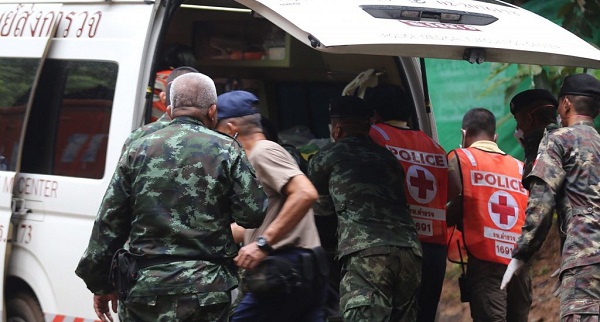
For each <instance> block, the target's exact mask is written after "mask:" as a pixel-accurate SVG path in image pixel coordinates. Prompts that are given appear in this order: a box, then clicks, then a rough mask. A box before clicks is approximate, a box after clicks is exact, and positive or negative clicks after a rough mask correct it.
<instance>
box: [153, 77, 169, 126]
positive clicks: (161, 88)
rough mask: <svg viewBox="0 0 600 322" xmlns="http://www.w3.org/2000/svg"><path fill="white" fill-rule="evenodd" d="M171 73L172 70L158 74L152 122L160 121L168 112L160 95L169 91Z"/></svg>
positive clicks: (155, 83)
mask: <svg viewBox="0 0 600 322" xmlns="http://www.w3.org/2000/svg"><path fill="white" fill-rule="evenodd" d="M171 72H172V70H170V69H168V70H161V71H160V72H158V73H156V78H155V80H154V93H153V94H154V95H153V96H152V117H151V121H152V122H154V121H156V120H157V119H159V118H160V117H161V116H162V115H163V114H164V113H165V112H166V111H167V106H166V105H165V103H163V102H162V101H161V100H160V96H159V95H160V93H162V92H165V91H166V90H167V78H168V77H169V75H171Z"/></svg>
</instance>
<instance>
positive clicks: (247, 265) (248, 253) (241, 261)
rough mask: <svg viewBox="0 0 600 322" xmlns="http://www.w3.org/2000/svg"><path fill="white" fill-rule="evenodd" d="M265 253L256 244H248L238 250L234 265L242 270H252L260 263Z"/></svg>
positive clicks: (265, 255)
mask: <svg viewBox="0 0 600 322" xmlns="http://www.w3.org/2000/svg"><path fill="white" fill-rule="evenodd" d="M267 255H268V254H267V253H266V252H265V251H263V250H261V249H260V248H258V245H256V242H253V243H251V244H248V245H246V246H244V247H242V248H241V249H240V251H239V252H238V255H237V256H236V257H235V258H234V259H233V261H234V262H235V264H236V265H237V266H239V267H241V268H244V269H250V270H251V269H253V268H254V267H256V265H258V263H260V262H261V261H262V260H263V259H265V257H267Z"/></svg>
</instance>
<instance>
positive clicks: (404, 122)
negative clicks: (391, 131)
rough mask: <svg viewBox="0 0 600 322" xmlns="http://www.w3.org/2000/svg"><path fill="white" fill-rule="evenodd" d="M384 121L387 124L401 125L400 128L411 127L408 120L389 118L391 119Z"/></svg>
mask: <svg viewBox="0 0 600 322" xmlns="http://www.w3.org/2000/svg"><path fill="white" fill-rule="evenodd" d="M383 123H384V124H387V125H391V126H395V127H399V128H402V129H410V127H408V122H406V121H399V120H389V121H385V122H383Z"/></svg>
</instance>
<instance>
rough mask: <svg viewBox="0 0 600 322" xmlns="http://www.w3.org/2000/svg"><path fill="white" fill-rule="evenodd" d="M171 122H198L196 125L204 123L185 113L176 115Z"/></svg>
mask: <svg viewBox="0 0 600 322" xmlns="http://www.w3.org/2000/svg"><path fill="white" fill-rule="evenodd" d="M171 122H172V123H180V124H198V125H202V126H204V123H202V121H200V120H198V119H196V118H193V117H191V116H187V115H184V116H177V117H176V118H174V119H173V121H171Z"/></svg>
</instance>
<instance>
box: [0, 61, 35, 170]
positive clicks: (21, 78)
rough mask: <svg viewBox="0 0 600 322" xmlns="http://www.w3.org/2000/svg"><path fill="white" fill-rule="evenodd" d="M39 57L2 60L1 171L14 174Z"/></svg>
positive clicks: (0, 88) (0, 65) (0, 104)
mask: <svg viewBox="0 0 600 322" xmlns="http://www.w3.org/2000/svg"><path fill="white" fill-rule="evenodd" d="M38 64H39V59H37V58H33V59H32V58H0V171H6V170H8V171H15V170H16V166H17V159H18V156H17V154H18V148H19V140H20V137H21V131H22V128H23V122H24V120H25V111H26V107H27V100H28V98H29V92H30V88H31V84H33V81H34V79H35V71H36V70H37V68H38Z"/></svg>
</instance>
